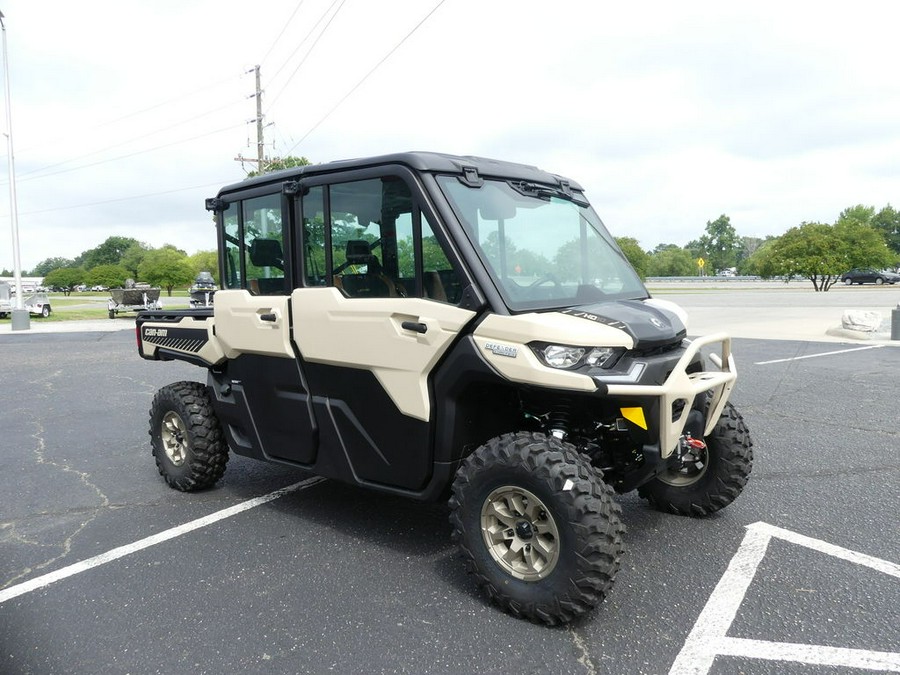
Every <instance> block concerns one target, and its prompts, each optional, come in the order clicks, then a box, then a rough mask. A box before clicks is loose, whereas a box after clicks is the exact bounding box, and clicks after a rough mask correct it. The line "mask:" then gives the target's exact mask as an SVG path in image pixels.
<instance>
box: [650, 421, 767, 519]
mask: <svg viewBox="0 0 900 675" xmlns="http://www.w3.org/2000/svg"><path fill="white" fill-rule="evenodd" d="M704 441H705V442H706V447H705V448H702V449H701V448H698V449H694V450H692V451H691V452H690V453H686V454H685V457H684V458H683V461H682V463H681V465H680V466H678V467H677V468H673V469H670V470H669V471H666V472H665V473H662V474H660V475H659V476H657V477H656V478H654V479H653V480H651V481H650V482H649V483H645V484H644V485H642V486H641V487H639V488H638V494H639V495H640V496H641V497H643V498H644V499H646V500H647V501H649V502H650V506H652V507H653V508H655V509H657V510H659V511H666V512H668V513H675V514H678V515H682V516H706V515H709V514H710V513H713V512H715V511H718V510H719V509H722V508H725V507H726V506H728V505H729V504H731V502H733V501H734V500H735V499H737V497H738V495H739V494H741V491H742V490H743V489H744V486H745V485H746V484H747V479H748V478H749V476H750V470H751V468H752V466H753V441H751V440H750V432H749V431H748V430H747V425H746V424H744V418H743V417H741V415H740V414H739V413H738V411H737V410H735V409H734V407H733V406H732V405H731V404H730V403H728V404H726V405H725V409H724V410H723V411H722V416H721V417H720V418H719V421H718V422H717V423H716V426H715V427H713V430H712V433H711V434H710V435H709V436H707V437H706V438H705V439H704Z"/></svg>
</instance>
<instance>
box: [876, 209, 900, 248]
mask: <svg viewBox="0 0 900 675" xmlns="http://www.w3.org/2000/svg"><path fill="white" fill-rule="evenodd" d="M871 225H872V227H874V228H875V229H876V230H878V231H879V232H881V236H883V237H884V241H885V243H886V244H887V245H888V248H889V249H891V251H893V252H894V253H895V254H896V255H898V256H900V212H898V211H897V210H896V209H895V208H894V207H893V206H891V205H890V204H888V205H887V206H885V207H884V208H883V209H881V211H879V212H878V213H876V214H875V215H874V216H872V222H871Z"/></svg>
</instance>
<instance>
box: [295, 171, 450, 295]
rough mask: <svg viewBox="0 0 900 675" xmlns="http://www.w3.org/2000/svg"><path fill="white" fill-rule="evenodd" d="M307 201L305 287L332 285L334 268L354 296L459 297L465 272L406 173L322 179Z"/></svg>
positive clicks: (304, 208)
mask: <svg viewBox="0 0 900 675" xmlns="http://www.w3.org/2000/svg"><path fill="white" fill-rule="evenodd" d="M302 199H303V201H302V224H303V232H302V255H303V265H304V282H305V285H306V286H307V287H310V286H325V285H327V284H328V280H329V274H328V272H329V271H330V272H331V283H332V284H333V285H334V287H335V288H337V289H338V290H340V291H341V293H343V294H344V295H345V296H346V297H348V298H390V297H425V298H428V299H431V300H437V301H440V302H447V303H450V304H457V303H459V301H460V299H461V298H462V287H461V284H460V280H459V275H458V274H457V272H456V271H455V270H454V269H453V266H452V265H451V264H450V261H449V259H448V257H447V255H446V253H445V252H444V250H443V248H442V247H441V244H440V242H439V241H438V239H437V237H436V236H435V234H434V230H433V228H432V225H431V223H429V222H428V219H427V218H426V217H425V215H424V214H422V212H421V211H420V209H419V208H418V206H417V205H416V204H415V202H414V200H413V196H412V192H411V191H410V188H409V185H408V184H407V183H406V182H405V181H404V180H403V179H401V178H399V177H397V176H385V177H383V178H373V179H370V180H362V181H352V182H346V183H333V184H331V185H328V186H321V185H320V186H315V187H311V188H309V190H308V191H307V192H306V193H305V194H304V196H303V198H302ZM326 207H327V208H326ZM329 268H330V270H329Z"/></svg>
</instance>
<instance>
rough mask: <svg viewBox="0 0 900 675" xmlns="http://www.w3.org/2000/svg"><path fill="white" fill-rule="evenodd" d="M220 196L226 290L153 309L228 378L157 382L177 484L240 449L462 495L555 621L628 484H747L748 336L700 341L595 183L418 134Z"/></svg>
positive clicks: (493, 578) (465, 528)
mask: <svg viewBox="0 0 900 675" xmlns="http://www.w3.org/2000/svg"><path fill="white" fill-rule="evenodd" d="M207 208H208V209H210V210H212V211H213V212H214V213H215V215H216V220H217V224H218V244H219V261H220V269H219V274H220V279H221V289H222V290H219V291H218V292H217V293H216V298H215V306H214V307H206V308H200V309H196V310H183V311H148V312H142V313H141V314H140V316H139V317H138V321H137V331H138V342H139V349H140V353H141V355H142V356H143V357H144V358H146V359H161V360H168V359H182V360H185V361H188V362H190V363H194V364H196V365H198V366H201V367H203V368H206V369H207V371H208V374H207V383H206V384H205V385H203V384H200V383H197V382H178V383H175V384H172V385H169V386H167V387H164V388H162V389H161V390H160V391H159V392H158V393H157V394H156V396H155V398H154V400H153V405H152V409H151V411H150V436H151V445H152V451H153V454H154V456H155V458H156V464H157V466H158V467H159V472H160V473H161V474H162V476H163V477H164V478H165V480H166V481H167V482H168V484H169V485H171V486H172V487H174V488H176V489H179V490H199V489H203V488H206V487H209V486H211V485H213V484H214V483H215V482H216V481H217V480H218V479H219V478H220V477H221V476H222V474H223V472H224V471H225V463H226V461H227V459H228V452H229V449H230V450H233V451H234V452H236V453H239V454H241V455H246V456H248V457H255V458H257V459H261V460H266V461H271V462H279V463H283V464H288V465H291V466H295V467H302V468H304V469H308V470H309V471H310V472H312V473H315V474H318V475H321V476H325V477H328V478H331V479H335V480H339V481H344V482H346V483H351V484H354V485H359V486H364V487H368V488H372V489H376V490H381V491H384V492H389V493H392V494H397V495H406V496H408V497H410V498H413V499H417V500H437V499H443V498H446V497H447V496H448V495H449V499H450V509H451V515H450V519H451V523H452V528H453V535H454V539H455V540H456V541H457V542H458V543H459V546H460V547H461V549H462V552H463V554H464V557H465V559H466V561H467V566H468V568H469V569H470V571H471V572H472V573H474V575H475V577H476V580H477V582H478V584H479V585H480V586H482V587H483V588H484V589H485V591H486V593H487V595H488V596H489V597H490V598H491V599H492V600H494V601H495V602H496V603H497V604H498V605H499V606H500V607H502V608H503V609H504V610H506V611H508V612H510V613H512V614H514V615H516V616H521V617H525V618H528V619H531V620H533V621H539V622H544V623H547V624H554V623H558V622H564V621H569V620H571V619H573V618H575V617H577V616H579V615H582V614H583V613H585V612H587V611H589V610H590V609H591V608H593V607H594V606H596V605H597V604H598V603H599V602H600V601H601V600H602V599H603V597H604V596H605V594H606V593H607V592H608V591H609V589H610V587H611V585H612V583H613V579H614V577H615V575H616V572H617V570H618V569H619V565H620V561H621V556H622V552H623V543H622V535H623V532H624V527H623V525H622V523H621V520H620V509H619V508H618V506H617V505H616V503H615V501H614V499H613V493H614V492H626V491H629V490H634V489H637V490H638V493H639V494H640V495H641V496H642V497H644V498H645V499H647V500H648V501H649V503H650V505H651V506H653V507H654V508H657V509H660V510H663V511H669V512H673V513H678V514H684V515H691V516H702V515H705V514H708V513H711V512H713V511H716V510H718V509H720V508H722V507H724V506H727V505H728V504H729V503H731V501H732V500H734V499H735V498H736V497H737V496H738V494H739V493H740V492H741V490H742V488H743V487H744V485H745V483H746V481H747V477H748V475H749V473H750V467H751V462H752V443H751V441H750V436H749V433H748V431H747V428H746V426H745V425H744V422H743V420H742V418H741V416H740V415H739V414H738V413H737V411H736V410H735V409H734V408H733V407H732V406H731V405H730V404H729V403H728V398H729V394H730V392H731V389H732V387H733V385H734V381H735V377H736V372H735V367H734V362H733V359H732V356H731V341H730V339H729V337H728V336H727V335H725V334H716V335H710V336H706V337H701V338H697V339H694V340H688V339H687V338H686V329H685V316H684V314H683V312H682V311H681V310H680V309H679V308H678V307H676V306H675V305H673V304H671V303H668V302H664V301H661V300H657V299H655V298H651V297H650V294H649V293H648V292H647V289H646V288H645V287H644V285H643V284H642V283H641V281H640V279H639V278H638V276H637V274H636V273H635V272H634V270H633V269H632V267H631V266H630V265H629V263H628V261H627V260H626V259H625V257H624V255H623V254H622V252H621V251H620V250H619V248H618V247H617V246H616V244H615V242H614V240H613V238H612V237H611V236H610V234H609V233H608V232H607V230H606V229H605V228H604V226H603V224H602V223H601V222H600V219H599V218H598V217H597V215H596V214H595V212H594V211H593V209H592V208H591V206H590V205H589V204H588V201H587V199H586V198H585V196H584V194H583V191H582V189H581V187H579V186H578V185H577V184H576V183H575V182H573V181H571V180H568V179H566V178H562V177H560V176H557V175H553V174H549V173H546V172H544V171H541V170H539V169H537V168H534V167H531V166H523V165H519V164H512V163H507V162H499V161H494V160H488V159H483V158H477V157H455V156H448V155H440V154H432V153H405V154H396V155H388V156H383V157H373V158H368V159H357V160H351V161H341V162H333V163H327V164H319V165H312V166H303V167H298V168H294V169H288V170H286V171H281V172H277V173H271V174H267V175H263V176H260V177H257V178H253V179H250V180H245V181H242V182H240V183H237V184H234V185H230V186H228V187H226V188H223V189H222V190H221V191H220V192H219V194H218V196H217V197H216V198H214V199H210V200H207ZM703 347H710V348H712V350H713V351H714V352H715V353H713V354H711V355H710V357H709V358H710V360H711V361H713V363H714V368H712V369H711V370H707V368H706V366H705V365H704V358H703V356H702V355H701V348H703Z"/></svg>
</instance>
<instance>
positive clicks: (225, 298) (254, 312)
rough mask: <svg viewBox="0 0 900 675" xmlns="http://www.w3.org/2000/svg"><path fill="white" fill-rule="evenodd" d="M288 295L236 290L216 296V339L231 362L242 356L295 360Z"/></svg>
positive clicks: (219, 293) (218, 293)
mask: <svg viewBox="0 0 900 675" xmlns="http://www.w3.org/2000/svg"><path fill="white" fill-rule="evenodd" d="M289 301H290V298H289V297H288V296H286V295H251V294H250V293H248V292H247V291H243V290H232V291H219V292H217V293H216V299H215V305H214V306H213V307H214V309H213V311H214V316H215V326H216V337H217V338H218V340H219V343H220V344H221V345H222V348H223V350H224V351H225V356H226V357H227V358H229V359H233V358H236V357H237V356H239V355H241V354H262V355H264V356H280V357H284V358H291V359H292V358H294V351H293V349H292V348H291V342H290V313H289V311H288V303H289Z"/></svg>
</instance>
